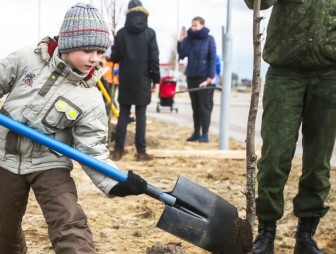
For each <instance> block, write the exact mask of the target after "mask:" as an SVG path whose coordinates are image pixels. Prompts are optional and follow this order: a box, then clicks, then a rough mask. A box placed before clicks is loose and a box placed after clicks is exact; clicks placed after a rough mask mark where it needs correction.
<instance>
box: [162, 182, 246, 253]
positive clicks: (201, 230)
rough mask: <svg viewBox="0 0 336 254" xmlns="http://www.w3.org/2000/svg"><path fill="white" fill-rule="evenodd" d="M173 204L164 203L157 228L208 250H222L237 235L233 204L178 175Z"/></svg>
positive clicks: (235, 213)
mask: <svg viewBox="0 0 336 254" xmlns="http://www.w3.org/2000/svg"><path fill="white" fill-rule="evenodd" d="M169 194H170V195H172V196H174V197H175V198H176V199H177V200H176V204H175V205H174V206H168V205H166V206H165V210H164V211H163V213H162V215H161V217H160V219H159V221H158V223H157V227H159V228H160V229H162V230H165V231H167V232H169V233H171V234H173V235H175V236H177V237H179V238H182V239H184V240H186V241H188V242H190V243H192V244H194V245H196V246H198V247H200V248H203V249H205V250H208V251H211V252H218V251H222V250H225V249H226V248H227V247H229V246H230V244H232V242H233V241H234V239H235V238H236V237H237V234H238V232H237V231H238V230H237V226H236V224H235V223H236V221H237V219H239V217H238V212H237V209H236V207H234V206H233V205H232V204H230V203H229V202H227V201H225V200H224V199H222V198H221V197H220V196H218V195H217V194H215V193H213V192H211V191H209V190H207V189H205V188H204V187H202V186H200V185H198V184H196V183H194V182H192V181H191V180H189V179H187V178H185V177H183V176H180V177H179V178H178V180H177V183H176V185H175V188H174V190H173V191H172V192H171V193H169Z"/></svg>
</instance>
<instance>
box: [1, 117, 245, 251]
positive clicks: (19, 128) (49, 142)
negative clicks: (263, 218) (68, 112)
mask: <svg viewBox="0 0 336 254" xmlns="http://www.w3.org/2000/svg"><path fill="white" fill-rule="evenodd" d="M0 125H3V126H4V127H6V128H8V129H10V130H12V131H14V132H16V133H18V134H20V135H23V136H25V137H28V138H30V139H32V140H33V141H35V142H37V143H40V144H42V145H45V146H46V147H48V148H50V149H52V150H55V151H57V152H59V153H61V154H64V155H65V156H67V157H69V158H71V159H74V160H76V161H78V162H80V163H82V164H84V165H86V166H88V167H91V168H92V169H95V170H97V171H99V172H101V173H102V174H105V175H107V176H109V177H111V178H113V179H114V180H116V181H118V182H124V181H126V180H127V177H128V175H127V174H126V173H125V172H123V171H121V170H119V169H117V168H114V167H112V166H111V165H108V164H106V163H104V162H102V161H100V160H97V159H95V158H94V157H91V156H89V155H86V154H84V153H82V152H80V151H78V150H76V149H74V148H72V147H71V146H68V145H66V144H64V143H62V142H60V141H58V140H55V139H53V138H51V137H49V136H47V135H45V134H42V133H41V132H39V131H37V130H34V129H32V128H30V127H28V126H26V125H24V124H22V123H19V122H17V121H15V120H13V119H11V118H9V117H7V116H5V115H3V114H0ZM146 194H147V195H149V196H150V197H152V198H155V199H157V200H160V201H162V202H164V203H165V209H164V212H163V213H162V215H161V217H160V219H159V221H158V223H157V227H159V228H160V229H162V230H164V231H167V232H169V233H171V234H173V235H175V236H177V237H180V238H182V239H184V240H186V241H188V242H190V243H192V244H194V245H196V246H198V247H200V248H203V249H205V250H207V251H211V252H214V253H219V252H221V253H227V252H222V251H223V250H224V251H225V250H227V249H228V248H232V244H233V243H237V237H239V236H238V235H239V228H238V226H237V224H238V223H237V221H238V220H239V217H238V213H237V209H236V208H235V207H234V206H233V205H232V204H230V203H229V202H227V201H225V200H224V199H222V198H221V197H219V196H218V195H216V194H214V193H212V192H210V191H209V190H207V189H205V188H203V187H202V186H200V185H198V184H196V183H194V182H192V181H190V180H188V179H187V178H185V177H183V176H180V177H179V178H178V180H177V183H176V185H175V188H174V190H173V191H171V192H167V193H166V192H163V191H162V190H160V189H158V188H156V187H154V186H153V185H151V184H148V187H147V191H146ZM230 253H232V252H230Z"/></svg>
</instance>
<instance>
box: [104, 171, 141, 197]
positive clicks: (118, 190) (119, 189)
mask: <svg viewBox="0 0 336 254" xmlns="http://www.w3.org/2000/svg"><path fill="white" fill-rule="evenodd" d="M146 190H147V182H146V181H145V180H144V179H142V178H141V176H139V175H137V174H135V173H133V171H132V170H129V171H128V178H127V180H126V182H120V183H118V184H117V185H115V186H114V187H113V188H112V189H111V190H110V191H109V194H110V195H115V196H118V197H125V196H128V195H140V194H143V193H144V192H145V191H146Z"/></svg>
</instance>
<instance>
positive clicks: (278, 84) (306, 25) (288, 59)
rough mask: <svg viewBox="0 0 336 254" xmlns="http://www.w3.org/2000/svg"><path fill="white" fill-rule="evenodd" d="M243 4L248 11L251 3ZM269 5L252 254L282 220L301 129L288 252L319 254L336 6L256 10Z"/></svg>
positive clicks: (334, 130) (330, 140) (326, 1)
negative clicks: (291, 243)
mask: <svg viewBox="0 0 336 254" xmlns="http://www.w3.org/2000/svg"><path fill="white" fill-rule="evenodd" d="M245 2H246V4H247V6H248V7H249V8H251V9H252V8H253V3H254V1H253V0H245ZM270 7H273V9H272V13H271V17H270V20H269V23H268V27H267V38H266V42H265V47H264V51H263V58H264V60H265V61H266V62H267V63H269V65H270V66H269V68H268V71H267V74H266V82H265V89H264V97H263V116H262V126H261V136H262V140H263V144H262V149H261V158H260V160H259V161H258V174H257V180H258V197H257V199H256V215H257V217H258V222H259V225H258V235H257V237H256V239H255V241H254V243H253V250H252V253H253V254H261V253H274V241H275V235H276V227H277V221H278V220H280V219H281V218H282V216H283V214H284V206H285V199H284V193H283V191H284V188H285V185H286V183H287V181H288V177H289V174H290V171H291V166H292V160H293V157H294V154H295V150H296V142H297V140H298V137H299V131H300V127H301V130H302V148H303V154H302V172H301V176H300V179H299V183H298V193H297V194H296V196H295V197H294V199H293V208H294V215H295V216H296V217H297V218H298V225H297V229H296V233H295V240H296V242H295V247H294V254H322V253H323V252H322V251H321V250H320V248H319V247H318V245H317V243H316V242H315V240H314V238H313V237H314V234H315V232H316V229H317V226H318V224H319V222H320V219H321V218H322V217H323V216H325V215H326V214H327V212H328V210H329V207H328V206H327V204H326V203H325V201H326V198H327V197H328V194H329V191H330V179H329V178H330V159H331V156H332V153H333V149H334V145H335V138H336V37H335V27H336V12H335V10H336V1H330V0H319V1H305V0H287V1H284V0H278V1H277V0H272V1H270V0H264V1H261V8H262V9H267V8H270ZM330 222H331V221H329V222H327V223H330ZM332 223H334V221H332ZM288 230H290V231H292V229H289V228H288ZM288 233H292V232H288ZM335 251H336V250H335ZM288 252H291V253H293V252H292V251H288ZM334 253H335V252H334Z"/></svg>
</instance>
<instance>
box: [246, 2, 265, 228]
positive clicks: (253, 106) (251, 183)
mask: <svg viewBox="0 0 336 254" xmlns="http://www.w3.org/2000/svg"><path fill="white" fill-rule="evenodd" d="M261 19H262V18H260V0H254V6H253V49H254V58H253V77H252V94H251V102H250V110H249V115H248V123H247V139H246V170H247V174H246V177H247V190H246V218H247V220H248V221H249V223H250V225H251V227H252V228H253V226H254V219H255V172H256V166H257V155H256V154H255V122H256V117H257V111H258V103H259V90H260V65H261V34H260V22H261Z"/></svg>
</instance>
